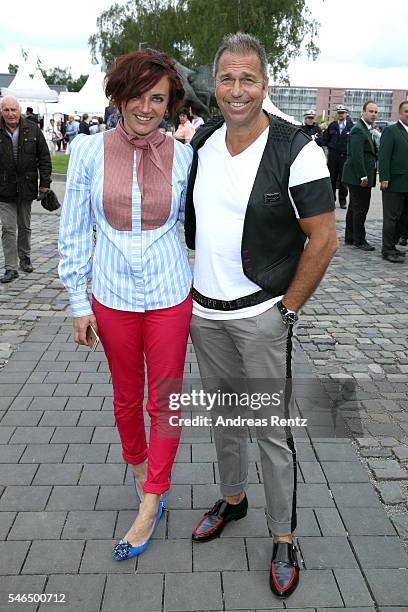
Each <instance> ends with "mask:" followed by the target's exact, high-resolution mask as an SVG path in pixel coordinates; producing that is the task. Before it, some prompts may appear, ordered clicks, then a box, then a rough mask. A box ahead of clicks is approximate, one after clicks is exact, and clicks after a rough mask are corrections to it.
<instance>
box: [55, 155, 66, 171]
mask: <svg viewBox="0 0 408 612" xmlns="http://www.w3.org/2000/svg"><path fill="white" fill-rule="evenodd" d="M51 159H52V171H53V172H55V173H57V174H66V173H67V168H68V162H69V155H53V157H52V158H51Z"/></svg>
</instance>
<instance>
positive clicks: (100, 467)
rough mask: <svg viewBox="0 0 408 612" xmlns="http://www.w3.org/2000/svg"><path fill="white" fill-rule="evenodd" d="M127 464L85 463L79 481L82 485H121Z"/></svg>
mask: <svg viewBox="0 0 408 612" xmlns="http://www.w3.org/2000/svg"><path fill="white" fill-rule="evenodd" d="M125 470H126V466H125V465H124V464H122V465H109V464H106V463H99V464H98V463H93V464H91V465H84V469H83V472H82V474H81V479H80V481H79V483H80V484H81V485H89V484H98V485H107V484H113V485H121V484H122V483H123V480H124V477H125Z"/></svg>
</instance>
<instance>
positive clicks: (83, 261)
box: [58, 133, 192, 317]
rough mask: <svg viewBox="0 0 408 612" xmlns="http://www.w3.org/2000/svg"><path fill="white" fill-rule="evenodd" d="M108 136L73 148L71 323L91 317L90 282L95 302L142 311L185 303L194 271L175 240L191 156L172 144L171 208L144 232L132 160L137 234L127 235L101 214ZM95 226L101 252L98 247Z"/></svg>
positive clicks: (62, 244)
mask: <svg viewBox="0 0 408 612" xmlns="http://www.w3.org/2000/svg"><path fill="white" fill-rule="evenodd" d="M103 137H104V133H99V134H95V135H94V136H86V135H79V136H77V138H75V140H74V141H73V143H72V149H71V158H70V162H69V168H68V176H67V186H66V193H65V199H64V203H63V206H62V213H61V224H60V235H59V252H60V258H61V259H60V264H59V268H58V271H59V275H60V278H61V281H62V283H63V284H64V285H65V287H66V289H67V290H68V293H69V299H70V304H71V310H72V315H73V317H82V316H86V315H89V314H92V309H91V306H90V301H89V296H88V293H87V281H88V279H90V278H92V292H93V294H94V295H95V297H96V299H97V300H98V301H99V302H101V303H102V304H104V305H105V306H108V307H109V308H113V309H117V310H127V311H134V312H144V311H145V310H155V309H160V308H168V307H170V306H175V305H177V304H180V303H181V302H182V301H183V300H184V299H185V298H186V297H187V295H188V293H189V291H190V288H191V272H190V268H189V264H188V260H187V255H186V252H185V248H184V246H183V245H182V243H181V241H180V238H179V233H178V223H177V222H178V220H181V221H184V203H185V193H186V188H187V178H188V171H189V167H190V164H191V158H192V149H191V148H190V147H187V146H184V145H182V144H181V143H179V142H177V141H175V142H174V158H173V168H172V202H171V209H170V214H169V217H168V219H167V220H166V222H165V223H164V224H163V225H161V226H160V227H158V228H157V229H150V230H143V231H142V228H141V193H140V190H139V186H138V182H137V171H136V155H139V154H140V153H139V151H138V152H137V153H136V151H135V152H134V156H133V186H132V228H131V230H130V231H122V230H118V229H115V228H113V227H112V226H111V225H110V224H109V223H108V221H107V220H106V217H105V214H104V209H103V183H104V145H103ZM93 224H95V225H96V245H95V247H93V242H92V238H93Z"/></svg>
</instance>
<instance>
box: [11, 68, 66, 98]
mask: <svg viewBox="0 0 408 612" xmlns="http://www.w3.org/2000/svg"><path fill="white" fill-rule="evenodd" d="M15 76H16V75H15V74H9V73H8V72H0V89H1V88H2V87H8V86H9V85H10V83H11V81H12V80H13V79H14V77H15ZM48 87H49V88H50V89H52V90H53V91H56V92H57V93H58V94H59V93H61V91H68V88H67V86H66V85H49V86H48Z"/></svg>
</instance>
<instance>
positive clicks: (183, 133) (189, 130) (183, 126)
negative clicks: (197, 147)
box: [174, 108, 195, 144]
mask: <svg viewBox="0 0 408 612" xmlns="http://www.w3.org/2000/svg"><path fill="white" fill-rule="evenodd" d="M178 118H179V121H180V125H179V126H178V128H177V130H176V131H175V132H174V138H175V139H176V140H178V141H179V142H182V143H183V144H189V142H190V140H191V139H192V137H193V136H194V132H195V130H194V128H193V126H192V125H191V123H190V121H189V120H188V110H187V109H186V108H181V109H180V110H179V112H178Z"/></svg>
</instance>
